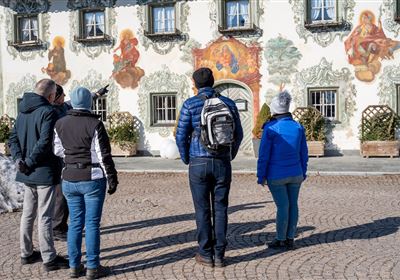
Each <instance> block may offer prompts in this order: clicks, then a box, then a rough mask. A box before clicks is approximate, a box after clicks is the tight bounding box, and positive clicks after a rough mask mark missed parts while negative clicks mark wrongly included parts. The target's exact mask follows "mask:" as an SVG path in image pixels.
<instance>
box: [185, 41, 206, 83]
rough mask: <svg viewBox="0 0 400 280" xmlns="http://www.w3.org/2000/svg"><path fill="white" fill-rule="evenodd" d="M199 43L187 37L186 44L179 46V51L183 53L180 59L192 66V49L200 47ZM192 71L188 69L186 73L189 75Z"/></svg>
mask: <svg viewBox="0 0 400 280" xmlns="http://www.w3.org/2000/svg"><path fill="white" fill-rule="evenodd" d="M200 47H201V44H200V43H199V42H198V41H196V40H194V39H189V41H188V42H187V44H186V45H184V46H182V47H181V48H180V50H181V53H182V54H183V55H182V57H181V60H182V61H183V62H187V63H189V64H190V65H191V66H192V67H194V57H193V50H194V49H200ZM192 73H193V70H190V71H189V72H188V73H187V74H188V75H189V76H191V75H192Z"/></svg>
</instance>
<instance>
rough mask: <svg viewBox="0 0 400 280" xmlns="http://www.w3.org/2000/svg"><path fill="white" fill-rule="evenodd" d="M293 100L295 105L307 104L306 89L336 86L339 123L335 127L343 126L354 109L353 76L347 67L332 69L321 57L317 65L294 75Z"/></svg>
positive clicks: (355, 93)
mask: <svg viewBox="0 0 400 280" xmlns="http://www.w3.org/2000/svg"><path fill="white" fill-rule="evenodd" d="M294 79H295V80H294V86H293V100H294V102H295V103H296V106H297V107H300V106H301V107H304V106H307V105H308V103H307V95H308V92H307V89H308V88H313V87H338V88H339V89H338V93H339V96H338V97H337V98H338V102H339V103H338V110H339V121H340V123H339V124H337V125H336V127H340V128H345V127H348V126H349V125H350V119H351V117H352V116H353V115H354V113H355V111H356V100H355V98H356V95H357V91H356V89H355V85H354V84H353V83H352V81H353V79H354V77H353V76H352V74H351V72H350V70H349V69H348V68H342V69H341V70H332V62H331V63H329V62H328V61H327V60H326V58H324V57H323V58H322V59H321V62H320V63H319V65H315V66H312V67H310V68H306V69H304V70H302V71H300V72H299V73H297V74H296V75H295V78H294Z"/></svg>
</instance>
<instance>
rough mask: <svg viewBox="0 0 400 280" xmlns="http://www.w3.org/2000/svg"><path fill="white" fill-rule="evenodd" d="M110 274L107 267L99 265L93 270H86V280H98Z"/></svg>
mask: <svg viewBox="0 0 400 280" xmlns="http://www.w3.org/2000/svg"><path fill="white" fill-rule="evenodd" d="M109 274H110V269H109V268H108V267H105V266H102V265H99V266H98V267H97V268H95V269H90V268H88V269H87V270H86V279H99V278H102V277H106V276H107V275H109Z"/></svg>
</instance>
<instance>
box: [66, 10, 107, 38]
mask: <svg viewBox="0 0 400 280" xmlns="http://www.w3.org/2000/svg"><path fill="white" fill-rule="evenodd" d="M78 12H79V19H78V25H79V31H78V34H77V35H75V36H74V40H75V41H77V42H80V43H96V42H110V41H112V40H113V39H112V37H111V36H110V35H109V34H108V33H109V30H108V24H107V20H108V16H107V12H106V8H81V9H79V11H78ZM96 12H102V13H103V14H104V34H103V35H102V36H96V37H88V36H86V31H85V30H86V26H85V14H87V13H96Z"/></svg>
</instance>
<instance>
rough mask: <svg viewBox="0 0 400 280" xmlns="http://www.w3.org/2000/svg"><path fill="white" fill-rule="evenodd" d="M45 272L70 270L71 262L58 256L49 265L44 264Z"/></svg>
mask: <svg viewBox="0 0 400 280" xmlns="http://www.w3.org/2000/svg"><path fill="white" fill-rule="evenodd" d="M43 267H44V270H45V271H47V272H48V271H53V270H59V269H67V268H69V262H68V260H67V259H66V258H64V257H61V256H56V258H55V259H54V260H52V261H51V262H48V263H44V264H43Z"/></svg>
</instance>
